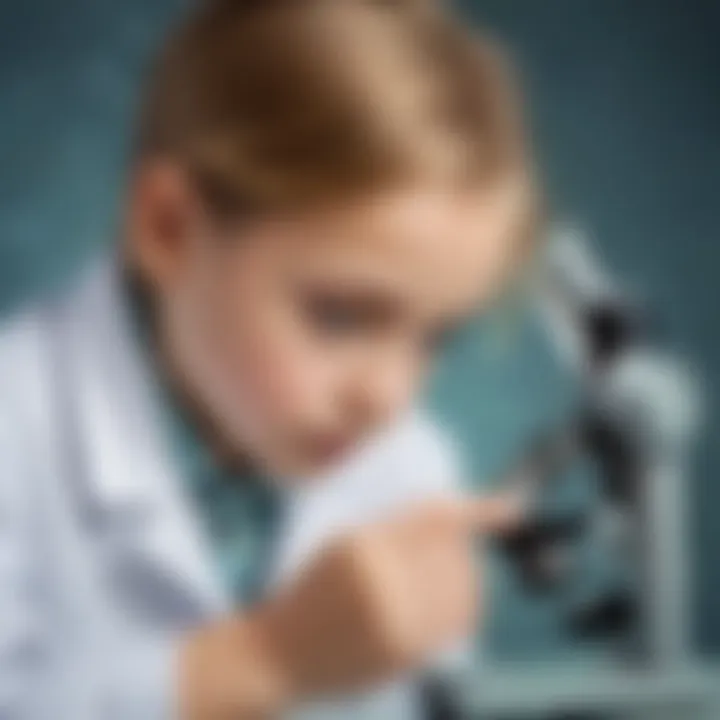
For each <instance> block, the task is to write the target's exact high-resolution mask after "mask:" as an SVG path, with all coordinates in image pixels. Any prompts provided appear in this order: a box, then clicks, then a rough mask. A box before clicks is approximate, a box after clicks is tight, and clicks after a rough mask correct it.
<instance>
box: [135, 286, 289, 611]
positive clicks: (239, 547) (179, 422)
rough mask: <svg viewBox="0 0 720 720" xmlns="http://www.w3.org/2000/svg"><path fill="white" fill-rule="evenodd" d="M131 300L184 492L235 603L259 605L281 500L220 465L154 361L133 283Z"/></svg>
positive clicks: (253, 479) (247, 475)
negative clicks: (193, 509) (192, 506)
mask: <svg viewBox="0 0 720 720" xmlns="http://www.w3.org/2000/svg"><path fill="white" fill-rule="evenodd" d="M128 298H129V305H130V308H131V311H132V312H131V314H132V317H133V320H134V322H135V326H136V330H137V334H138V338H139V341H140V343H141V345H142V346H143V348H144V349H145V351H146V354H147V356H148V358H149V362H150V365H151V367H152V368H154V369H155V372H156V373H157V384H158V387H159V388H160V393H159V397H160V400H161V403H162V405H163V408H162V411H163V412H162V416H163V417H164V419H165V422H166V430H167V435H168V437H169V438H170V446H171V451H172V452H173V454H174V459H175V463H176V465H177V467H178V468H179V470H180V473H179V474H180V476H181V477H182V479H183V481H184V482H185V483H186V487H185V488H184V489H183V490H184V492H186V493H187V495H188V496H189V498H190V500H191V501H192V503H193V505H194V507H195V509H196V512H197V515H198V517H199V518H200V521H201V525H202V527H203V528H204V531H205V534H206V537H207V538H208V540H209V544H210V547H211V549H212V551H213V555H214V559H215V565H216V570H217V572H218V573H219V577H220V580H221V582H222V584H223V585H224V587H225V588H226V591H227V592H228V593H229V595H230V597H231V598H232V599H233V601H234V602H235V603H236V604H238V605H240V606H243V607H247V606H248V605H251V604H253V603H254V602H257V600H258V599H259V598H260V597H261V596H262V593H263V591H264V588H265V586H266V584H267V580H268V577H267V575H268V569H269V567H270V565H271V563H272V561H273V556H274V552H275V545H276V541H277V538H278V536H279V534H280V523H281V520H282V512H281V507H282V503H281V500H280V497H279V495H278V493H277V490H276V489H275V488H274V487H273V486H272V484H271V483H269V482H268V481H267V478H263V477H262V476H261V475H259V474H257V473H253V472H251V471H249V470H243V471H238V470H233V469H230V468H226V467H223V466H221V464H220V463H219V462H218V461H217V459H216V457H215V456H214V455H213V453H212V452H211V450H210V448H209V447H208V446H207V444H206V443H205V442H204V441H203V440H202V438H201V436H200V434H199V433H198V432H197V429H196V426H195V425H194V423H193V419H192V418H191V417H190V416H189V414H188V413H187V411H185V409H184V408H183V407H182V406H181V404H180V403H179V402H178V400H177V398H176V397H174V396H173V394H172V392H171V390H170V389H169V387H168V384H167V383H166V382H165V380H164V378H163V374H162V372H161V371H160V369H159V368H158V366H157V364H156V363H155V362H154V359H153V358H154V352H153V348H152V345H153V332H152V322H151V319H152V313H151V312H150V308H149V304H148V303H147V302H146V301H145V299H144V297H143V295H142V292H141V291H140V290H139V289H137V288H136V287H134V285H133V284H132V283H131V282H130V283H128Z"/></svg>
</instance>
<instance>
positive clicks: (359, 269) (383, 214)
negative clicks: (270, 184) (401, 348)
mask: <svg viewBox="0 0 720 720" xmlns="http://www.w3.org/2000/svg"><path fill="white" fill-rule="evenodd" d="M525 204H526V203H525V196H524V191H523V189H522V187H521V186H520V185H519V184H518V183H516V182H514V183H511V182H508V183H505V184H502V185H501V184H498V185H496V186H495V187H493V188H489V189H487V190H482V191H475V192H464V193H460V192H447V191H440V190H435V189H415V190H411V191H406V192H399V193H395V194H387V195H384V196H378V197H374V198H371V199H367V200H365V201H362V202H356V203H353V204H348V205H345V206H343V207H336V208H332V209H328V210H324V211H320V212H313V213H307V214H306V215H303V216H302V217H294V218H285V219H282V220H279V219H278V220H276V221H273V222H272V223H270V224H268V225H266V226H265V228H264V229H263V230H262V231H261V234H262V235H264V238H263V242H259V243H256V246H257V247H258V249H259V252H261V253H262V254H264V255H265V256H266V257H267V258H268V259H270V258H273V259H274V261H275V262H279V263H281V264H283V265H285V266H286V267H287V268H288V269H291V270H292V271H293V272H295V273H297V274H302V275H304V276H306V277H310V278H315V279H317V280H319V281H323V282H325V283H328V282H332V283H334V284H335V285H337V286H343V285H344V286H347V287H348V288H356V289H360V290H363V289H365V290H373V289H375V290H377V291H378V292H385V293H387V294H393V295H395V296H397V297H398V298H400V299H404V300H407V301H408V302H411V303H413V304H414V305H415V306H416V307H418V308H422V307H427V309H428V311H429V312H432V311H433V310H443V309H448V310H452V309H455V308H457V309H463V308H467V307H468V306H471V305H475V304H477V303H482V302H484V301H486V300H487V299H488V298H489V296H491V295H493V294H494V293H495V292H497V290H498V289H499V286H501V285H502V283H503V280H504V278H505V277H506V276H507V274H508V273H509V272H510V270H511V268H512V265H513V263H514V262H515V257H516V249H517V248H516V244H517V235H518V232H519V229H520V226H521V219H522V217H523V215H524V214H525Z"/></svg>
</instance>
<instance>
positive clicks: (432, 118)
mask: <svg viewBox="0 0 720 720" xmlns="http://www.w3.org/2000/svg"><path fill="white" fill-rule="evenodd" d="M513 94H514V93H513V83H512V82H511V80H510V77H509V72H508V70H507V65H506V63H505V62H504V61H503V60H502V59H501V55H500V53H499V52H498V50H497V48H496V47H495V45H494V44H493V43H491V42H490V41H489V40H486V39H482V38H480V37H479V36H478V35H477V34H475V33H473V32H471V31H470V30H468V29H466V28H464V27H463V26H462V24H461V23H460V22H459V21H458V20H456V19H455V18H453V17H452V16H451V14H450V13H449V12H448V11H446V10H445V9H444V8H443V7H442V6H441V5H440V4H438V3H434V2H431V1H430V0H214V1H212V2H205V3H203V4H201V5H200V6H199V7H198V8H196V9H195V11H194V12H192V13H191V14H190V17H189V18H188V19H187V20H186V21H185V22H184V23H183V25H182V26H181V27H180V28H178V30H177V31H176V32H175V33H174V34H173V35H172V37H171V38H170V40H169V42H168V43H167V45H166V47H165V48H164V51H163V53H162V54H161V56H160V58H159V62H158V65H157V67H156V69H155V72H154V73H153V77H152V79H151V81H150V83H149V85H148V88H147V93H146V97H145V102H144V104H143V111H142V119H141V123H140V128H139V137H138V152H139V154H140V156H141V157H146V156H148V155H166V156H170V157H173V158H175V159H177V160H178V161H180V162H181V163H183V164H184V165H185V166H186V167H187V169H188V170H189V171H190V172H191V174H192V176H193V177H194V178H195V180H196V181H197V182H198V185H199V187H200V188H201V189H202V190H203V192H204V194H205V195H206V197H207V199H208V200H209V201H210V202H211V203H212V204H213V205H214V207H216V208H217V209H218V210H221V211H224V212H230V213H255V212H268V211H270V212H274V211H283V210H285V209H288V208H291V207H307V206H308V205H311V204H315V203H325V202H331V201H333V200H335V199H338V198H341V199H342V198H348V197H349V196H353V195H362V194H367V193H369V192H373V191H377V190H379V189H382V188H386V187H393V186H398V185H401V184H403V183H412V182H417V181H422V180H425V179H427V180H432V181H443V182H449V183H453V184H454V185H457V186H458V187H462V188H470V187H474V186H477V185H479V184H481V183H483V182H486V181H487V180H488V179H490V178H493V177H496V176H497V175H498V173H499V172H500V171H502V170H507V169H510V168H521V167H522V166H523V165H524V164H525V163H526V158H525V147H524V142H523V138H522V132H521V130H520V123H519V112H518V109H517V103H516V100H515V98H514V97H513Z"/></svg>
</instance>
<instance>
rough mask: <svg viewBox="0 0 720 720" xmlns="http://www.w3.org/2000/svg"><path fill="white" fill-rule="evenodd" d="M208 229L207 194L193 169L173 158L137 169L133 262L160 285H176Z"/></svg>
mask: <svg viewBox="0 0 720 720" xmlns="http://www.w3.org/2000/svg"><path fill="white" fill-rule="evenodd" d="M206 230H207V218H206V212H205V210H204V207H203V204H202V201H201V198H200V196H199V194H198V192H197V190H196V189H195V187H194V186H193V184H192V182H191V180H190V178H189V176H188V174H187V172H185V170H184V169H183V168H182V167H181V166H180V165H179V164H178V163H174V162H171V161H167V160H148V161H145V162H143V163H142V164H141V165H140V166H139V167H138V168H137V169H136V171H135V173H134V175H133V178H132V182H131V186H130V197H129V209H128V217H127V235H128V238H127V241H128V253H129V260H130V262H131V264H132V265H134V266H135V267H136V268H137V269H138V270H139V271H140V272H141V274H142V275H143V277H144V278H145V279H146V280H147V281H148V282H150V283H152V285H154V286H160V287H163V286H167V285H168V284H169V283H173V282H174V281H175V280H176V279H177V278H178V276H179V275H180V274H182V272H183V268H184V267H186V263H187V262H188V261H189V260H190V258H191V256H192V254H193V249H194V246H195V245H196V243H197V242H198V241H199V239H200V238H201V237H202V235H203V234H204V233H205V232H206Z"/></svg>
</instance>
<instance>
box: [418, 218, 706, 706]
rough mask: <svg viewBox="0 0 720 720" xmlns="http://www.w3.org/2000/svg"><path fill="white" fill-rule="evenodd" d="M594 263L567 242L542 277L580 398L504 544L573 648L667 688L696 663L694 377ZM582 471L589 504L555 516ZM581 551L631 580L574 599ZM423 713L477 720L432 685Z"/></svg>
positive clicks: (526, 491)
mask: <svg viewBox="0 0 720 720" xmlns="http://www.w3.org/2000/svg"><path fill="white" fill-rule="evenodd" d="M593 250H594V248H593V247H592V245H591V243H590V242H589V240H588V239H587V238H586V237H585V236H583V235H582V234H581V233H580V232H578V231H575V230H572V229H563V230H559V231H557V232H556V233H554V235H553V237H552V238H551V239H550V240H549V241H548V243H547V246H546V248H545V251H546V252H545V253H544V254H543V256H542V258H541V262H540V264H539V267H538V268H537V273H536V275H535V277H534V278H533V280H534V282H533V287H532V292H533V295H532V297H533V300H534V302H533V307H534V309H536V310H537V311H538V319H539V320H540V322H541V325H542V326H543V327H544V329H545V330H546V332H547V335H548V337H549V339H550V342H551V345H552V346H553V348H554V349H555V351H556V354H557V357H558V360H559V361H560V363H561V365H562V366H563V368H564V369H565V371H566V372H567V373H569V374H570V375H571V377H572V378H573V379H574V381H575V387H576V389H577V392H576V399H575V402H574V405H573V409H572V410H571V412H569V413H568V416H567V417H566V418H565V420H564V421H563V422H560V423H559V424H557V425H553V426H551V427H550V428H549V429H547V430H545V431H543V432H541V433H539V434H538V436H537V437H536V438H535V439H534V440H532V441H531V442H530V443H529V445H528V447H527V448H526V449H525V450H524V451H523V452H522V453H521V455H520V457H519V459H517V460H516V461H515V462H514V463H512V465H511V467H510V469H509V471H507V472H506V473H505V474H504V476H503V477H501V478H500V483H499V488H498V489H499V490H500V491H501V492H502V491H508V492H511V493H517V494H518V495H517V496H518V497H520V498H521V503H522V507H523V508H524V514H523V520H522V521H521V522H520V523H519V524H518V525H517V526H516V527H515V528H514V529H513V530H512V531H510V532H508V533H506V534H504V535H503V536H501V537H497V538H494V544H495V546H496V548H497V549H498V550H499V551H500V555H501V557H502V558H503V559H504V561H505V562H506V563H507V564H509V566H510V568H511V570H512V575H513V576H514V577H515V578H516V579H517V580H518V581H519V584H520V587H521V588H522V590H523V591H524V592H527V593H531V594H535V595H539V596H546V597H547V596H551V597H553V598H554V599H555V600H556V601H557V603H558V605H559V606H560V607H561V608H562V610H563V624H564V626H565V628H566V630H567V632H568V634H569V636H570V638H571V639H572V640H573V641H574V642H575V643H576V644H577V643H578V642H584V641H598V640H599V641H602V642H608V643H609V644H610V648H611V654H612V657H613V658H614V660H613V662H615V663H620V664H621V665H620V666H621V667H627V668H632V669H635V670H637V669H640V670H643V671H644V670H648V671H650V672H651V673H663V674H668V675H669V674H672V673H673V672H674V671H675V670H676V669H678V668H682V667H684V665H685V664H686V662H687V661H689V656H690V649H689V608H688V602H689V598H688V594H687V593H688V585H689V578H688V577H687V570H688V564H689V555H688V553H687V551H686V542H687V528H686V521H687V518H686V503H687V499H688V494H689V493H688V488H687V479H688V477H689V475H690V472H689V467H688V465H689V454H690V450H691V449H692V445H693V439H694V437H695V435H696V434H697V431H698V429H699V425H700V415H701V413H700V405H701V403H700V391H699V388H698V386H697V377H698V375H697V373H696V372H694V370H693V368H692V367H690V366H689V365H688V364H687V363H686V362H685V361H684V360H683V359H682V358H681V357H680V356H679V355H678V354H676V353H674V352H672V350H671V349H670V348H668V347H667V345H666V344H665V343H663V342H662V338H661V337H660V336H659V333H658V332H657V331H656V328H654V323H653V321H652V318H651V317H650V315H649V313H648V312H647V309H646V307H645V306H644V304H643V303H642V302H641V301H640V300H639V299H638V298H637V297H634V296H633V294H632V293H631V292H629V291H628V290H627V289H626V288H625V287H622V286H621V285H620V284H619V283H617V282H616V280H615V279H614V278H612V277H611V276H610V274H609V272H608V271H607V270H606V269H605V268H604V267H603V265H602V264H601V262H600V260H599V259H598V257H597V256H596V254H595V253H594V252H593ZM578 466H583V467H585V468H587V467H588V466H591V467H592V469H593V471H594V472H593V476H594V478H595V481H596V483H595V484H596V492H595V493H594V495H593V497H592V499H591V500H589V502H588V503H586V507H584V508H582V509H576V510H573V511H571V512H567V511H565V512H563V513H560V514H558V513H555V514H553V513H548V512H547V510H546V506H547V505H552V498H553V495H554V493H555V492H556V490H557V489H558V486H559V485H561V484H562V480H563V478H565V479H566V478H567V476H568V474H570V475H571V479H574V478H573V477H572V472H573V468H577V467H578ZM583 543H585V544H586V545H587V544H590V545H592V546H594V547H595V548H596V550H598V551H599V553H600V555H601V556H603V557H604V561H605V563H606V564H610V565H620V566H622V567H623V570H624V573H621V574H620V577H621V579H617V580H615V581H611V582H607V583H605V584H603V585H601V587H600V588H599V589H598V588H595V589H594V592H593V593H592V594H591V595H590V596H589V597H588V596H587V595H586V596H585V597H582V598H581V599H578V597H577V593H576V592H575V590H576V588H577V585H578V584H581V582H580V579H581V577H582V575H583V573H584V572H586V571H587V570H588V568H587V567H586V565H587V563H586V562H584V561H583V560H582V559H581V557H580V553H579V548H580V546H581V545H583ZM622 663H626V665H622ZM427 707H428V709H429V713H428V717H430V718H432V720H459V719H460V718H466V717H469V715H468V714H467V713H466V711H465V710H463V709H462V708H463V705H462V703H460V702H458V699H457V694H454V692H453V690H452V687H451V686H450V685H447V684H445V685H443V684H442V683H435V684H430V685H428V700H427ZM583 717H584V716H583ZM593 717H594V716H593Z"/></svg>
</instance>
